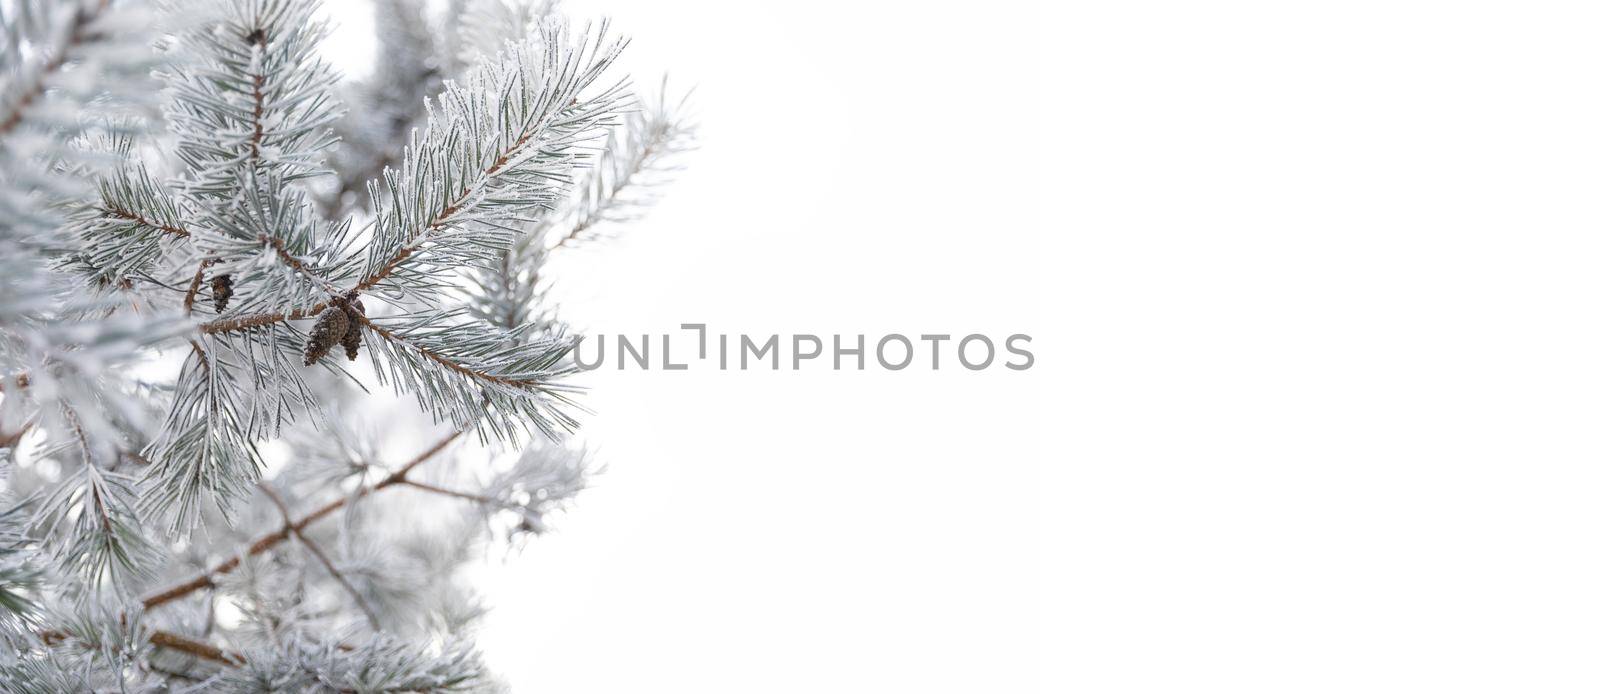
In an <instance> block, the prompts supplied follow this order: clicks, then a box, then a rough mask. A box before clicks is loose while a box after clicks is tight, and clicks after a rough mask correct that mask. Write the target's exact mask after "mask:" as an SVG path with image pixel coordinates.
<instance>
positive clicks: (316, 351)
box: [306, 305, 350, 366]
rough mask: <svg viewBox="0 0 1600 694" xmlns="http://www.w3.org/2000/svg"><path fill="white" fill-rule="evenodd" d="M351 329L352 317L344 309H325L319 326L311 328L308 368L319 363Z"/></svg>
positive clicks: (337, 307)
mask: <svg viewBox="0 0 1600 694" xmlns="http://www.w3.org/2000/svg"><path fill="white" fill-rule="evenodd" d="M349 327H350V317H349V316H346V315H345V313H344V309H343V308H342V307H340V306H337V305H330V306H328V307H327V308H325V309H323V310H322V313H321V315H319V316H318V317H317V324H316V325H313V326H311V338H310V339H308V340H306V366H311V365H312V364H315V363H317V361H318V360H320V359H322V357H323V356H324V355H326V354H327V353H328V350H330V349H333V346H334V344H336V343H338V342H339V341H341V340H343V339H344V335H345V332H346V331H347V330H348V329H349Z"/></svg>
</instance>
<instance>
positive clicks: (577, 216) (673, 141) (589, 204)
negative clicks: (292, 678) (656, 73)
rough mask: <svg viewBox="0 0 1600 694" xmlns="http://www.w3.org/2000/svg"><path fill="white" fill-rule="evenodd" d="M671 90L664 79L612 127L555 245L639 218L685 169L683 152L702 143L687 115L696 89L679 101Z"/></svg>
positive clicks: (567, 211)
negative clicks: (647, 99) (653, 93)
mask: <svg viewBox="0 0 1600 694" xmlns="http://www.w3.org/2000/svg"><path fill="white" fill-rule="evenodd" d="M669 94H670V92H669V90H668V89H667V81H666V79H665V78H663V79H662V80H661V88H660V90H659V91H658V92H656V98H655V99H654V100H653V101H652V102H649V103H642V104H640V106H639V108H638V110H635V111H633V112H630V113H629V114H628V117H627V120H626V121H624V123H623V124H622V125H621V126H620V127H617V128H613V129H612V130H611V132H610V135H609V137H608V138H607V141H606V149H605V151H604V152H603V153H602V154H601V156H600V159H599V161H598V162H597V163H596V164H595V165H594V167H593V168H592V169H590V170H589V171H587V172H586V175H585V177H584V178H583V180H582V182H581V183H580V184H579V185H578V187H577V195H576V199H575V200H573V202H572V204H571V205H570V206H569V207H567V208H565V209H564V210H563V212H564V213H565V215H564V217H565V218H564V219H560V220H559V221H560V223H561V226H562V227H565V228H564V231H562V233H560V234H559V235H557V236H556V237H555V243H554V244H553V245H551V246H550V249H551V250H554V249H556V248H564V247H571V246H577V245H580V244H582V243H585V242H588V241H593V240H595V239H598V238H601V236H602V234H601V233H600V232H602V231H603V230H604V228H605V225H606V224H607V223H610V224H618V223H623V222H630V221H634V220H637V219H639V217H640V216H641V215H643V214H644V212H645V210H647V209H648V208H649V207H650V206H652V205H654V204H655V202H656V201H657V200H658V199H659V197H660V191H661V189H662V188H663V187H664V186H665V185H667V184H668V183H671V181H672V178H673V176H674V174H676V173H677V172H679V171H681V170H682V169H683V167H682V166H681V164H680V155H682V154H684V153H685V152H689V151H692V150H694V149H695V148H696V147H697V146H698V141H697V140H696V137H695V130H696V126H695V124H694V122H693V121H692V120H690V116H689V115H688V112H689V98H690V97H691V96H692V95H693V90H690V91H688V92H685V93H684V94H683V96H681V97H678V98H677V100H676V101H675V102H674V101H673V100H672V97H671V96H669ZM558 228H560V227H558Z"/></svg>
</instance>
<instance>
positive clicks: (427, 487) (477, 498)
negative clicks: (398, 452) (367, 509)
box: [404, 480, 500, 506]
mask: <svg viewBox="0 0 1600 694" xmlns="http://www.w3.org/2000/svg"><path fill="white" fill-rule="evenodd" d="M404 484H405V485H406V486H408V487H414V488H416V489H421V490H423V491H426V492H433V493H434V494H442V495H444V496H453V497H455V498H457V499H466V500H467V501H471V502H474V503H479V504H485V505H488V506H495V505H499V504H500V501H499V500H498V499H494V498H492V497H487V496H484V495H482V494H474V493H472V492H461V491H456V490H454V489H445V488H444V487H439V486H435V485H432V484H428V483H426V482H418V481H416V480H406V481H405V482H404Z"/></svg>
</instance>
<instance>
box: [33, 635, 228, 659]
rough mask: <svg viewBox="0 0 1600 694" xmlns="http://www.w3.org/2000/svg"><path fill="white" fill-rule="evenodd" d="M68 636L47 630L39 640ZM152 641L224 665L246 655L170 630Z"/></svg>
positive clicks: (59, 639)
mask: <svg viewBox="0 0 1600 694" xmlns="http://www.w3.org/2000/svg"><path fill="white" fill-rule="evenodd" d="M68 638H70V637H69V636H68V634H67V633H66V632H62V631H46V632H43V633H40V634H39V640H41V641H43V642H44V643H45V645H47V646H54V645H56V644H59V643H63V642H65V641H66V640H67V639H68ZM150 643H151V645H154V646H157V647H160V648H170V649H172V650H175V651H183V652H184V653H188V654H189V655H193V656H196V657H200V658H205V659H206V660H210V661H213V662H218V663H222V664H223V665H229V666H239V665H243V664H244V656H242V655H240V654H238V653H236V652H234V651H229V650H224V649H221V648H218V647H216V646H213V645H211V644H209V643H206V642H204V641H196V640H194V639H191V638H188V637H185V636H179V635H177V634H174V633H172V632H170V631H160V630H156V631H152V632H150Z"/></svg>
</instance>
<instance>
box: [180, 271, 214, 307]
mask: <svg viewBox="0 0 1600 694" xmlns="http://www.w3.org/2000/svg"><path fill="white" fill-rule="evenodd" d="M211 263H212V260H211V259H210V258H207V259H205V260H202V261H200V267H199V268H198V269H196V270H195V271H194V279H193V280H191V281H190V282H189V291H187V292H184V295H183V315H185V316H187V315H190V314H193V313H194V298H195V295H197V294H199V293H200V283H201V282H203V281H205V278H206V268H208V267H211Z"/></svg>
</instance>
